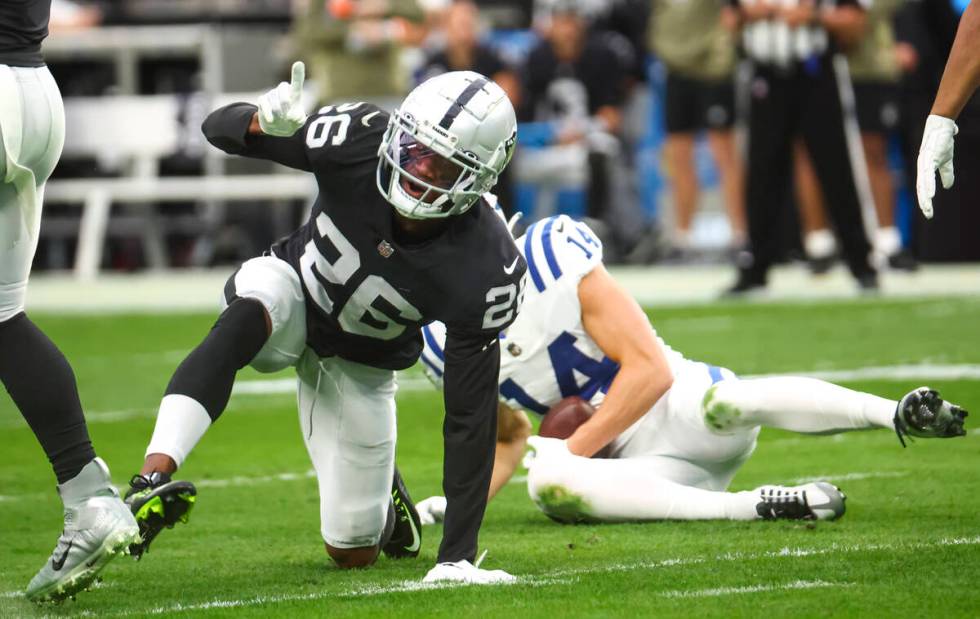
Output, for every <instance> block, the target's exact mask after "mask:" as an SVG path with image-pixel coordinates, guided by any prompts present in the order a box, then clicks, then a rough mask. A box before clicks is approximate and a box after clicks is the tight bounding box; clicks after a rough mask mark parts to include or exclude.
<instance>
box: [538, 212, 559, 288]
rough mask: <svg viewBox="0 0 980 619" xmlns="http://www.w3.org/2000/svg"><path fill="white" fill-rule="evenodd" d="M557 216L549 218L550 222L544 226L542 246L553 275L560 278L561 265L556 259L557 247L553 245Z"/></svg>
mask: <svg viewBox="0 0 980 619" xmlns="http://www.w3.org/2000/svg"><path fill="white" fill-rule="evenodd" d="M557 219H558V218H557V217H553V218H551V219H549V220H548V223H546V224H545V226H544V231H543V232H542V233H541V246H542V247H543V248H544V257H545V259H546V260H547V261H548V268H549V269H551V275H552V276H553V277H554V278H555V279H558V278H559V277H561V267H560V266H558V260H557V259H555V249H554V247H552V245H551V227H552V226H553V225H555V221H556V220H557Z"/></svg>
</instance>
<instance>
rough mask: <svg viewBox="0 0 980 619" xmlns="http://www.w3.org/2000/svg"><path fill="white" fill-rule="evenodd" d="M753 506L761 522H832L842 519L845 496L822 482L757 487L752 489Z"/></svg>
mask: <svg viewBox="0 0 980 619" xmlns="http://www.w3.org/2000/svg"><path fill="white" fill-rule="evenodd" d="M756 492H758V493H759V503H758V504H757V505H756V506H755V509H756V511H757V512H758V514H759V516H760V517H761V518H763V519H764V520H777V519H778V520H836V519H838V518H840V517H841V516H843V515H844V510H845V509H846V507H845V505H844V503H845V501H846V500H847V496H845V495H844V493H843V492H841V489H840V488H838V487H837V486H835V485H833V484H829V483H827V482H825V481H818V482H813V483H809V484H803V485H802V486H761V487H759V488H756Z"/></svg>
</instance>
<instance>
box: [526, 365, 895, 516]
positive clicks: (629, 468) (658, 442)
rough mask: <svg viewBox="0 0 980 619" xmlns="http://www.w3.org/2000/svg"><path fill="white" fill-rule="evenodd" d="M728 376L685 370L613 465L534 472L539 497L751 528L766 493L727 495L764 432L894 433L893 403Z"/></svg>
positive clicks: (585, 463) (790, 380) (829, 387)
mask: <svg viewBox="0 0 980 619" xmlns="http://www.w3.org/2000/svg"><path fill="white" fill-rule="evenodd" d="M720 373H721V377H722V378H723V380H721V381H718V382H714V384H712V380H713V379H712V377H711V376H710V374H709V371H708V366H705V365H704V364H701V363H696V362H691V361H687V362H685V364H684V365H682V366H681V368H680V369H679V371H677V373H676V375H675V378H674V385H673V386H672V387H671V389H670V390H669V391H668V393H667V394H666V395H665V396H664V397H663V398H661V400H660V401H659V402H657V404H656V405H654V407H653V409H651V411H650V412H649V413H647V414H646V415H645V416H644V417H643V418H642V419H641V420H640V421H638V422H637V423H636V424H634V426H633V427H631V428H630V429H629V430H627V431H626V432H625V433H624V434H623V435H622V436H621V437H620V438H618V439H617V440H616V441H614V442H613V444H612V454H613V459H587V458H573V459H570V461H562V466H561V467H540V466H536V465H535V466H532V468H531V471H530V472H529V475H528V492H529V493H530V495H531V498H532V499H533V500H534V501H535V502H536V503H537V504H538V505H539V507H541V508H542V510H544V511H545V512H547V511H548V507H549V506H548V504H547V498H545V499H542V497H547V496H549V495H554V493H551V492H548V489H549V488H554V487H560V488H561V489H563V491H564V492H562V493H559V495H560V496H563V497H567V496H569V495H571V496H573V497H574V498H575V499H576V500H577V502H578V504H579V505H581V509H582V510H583V514H582V515H583V516H585V517H587V518H590V519H594V520H606V521H616V520H663V519H677V520H701V519H730V520H750V519H754V518H758V517H759V516H758V514H757V512H756V509H755V506H756V504H757V503H758V501H759V499H758V495H757V494H756V493H755V492H725V490H726V489H727V488H728V485H729V484H730V483H731V480H732V478H733V477H734V476H735V474H736V473H737V472H738V469H739V468H740V467H741V465H742V464H743V463H744V462H745V461H746V460H747V459H748V458H749V456H750V455H751V454H752V451H753V450H754V449H755V442H756V437H757V436H758V433H759V429H760V426H762V425H765V426H769V427H774V428H781V429H784V430H792V431H795V432H802V433H813V434H828V433H833V432H841V431H846V430H860V429H871V428H890V427H892V416H893V415H894V413H895V407H896V403H895V402H894V401H892V400H886V399H884V398H879V397H877V396H873V395H870V394H866V393H861V392H858V391H852V390H850V389H845V388H843V387H839V386H837V385H833V384H830V383H827V382H824V381H820V380H815V379H810V378H796V377H775V378H760V379H751V380H738V379H735V378H733V377H732V375H731V373H730V372H727V370H721V372H720ZM717 376H718V373H717V372H716V374H715V378H717ZM566 506H567V504H566Z"/></svg>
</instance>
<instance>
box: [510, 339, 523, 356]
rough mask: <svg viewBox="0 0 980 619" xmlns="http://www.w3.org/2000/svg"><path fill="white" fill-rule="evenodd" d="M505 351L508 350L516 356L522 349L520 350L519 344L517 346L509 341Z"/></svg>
mask: <svg viewBox="0 0 980 619" xmlns="http://www.w3.org/2000/svg"><path fill="white" fill-rule="evenodd" d="M507 352H509V353H510V354H511V355H513V356H515V357H517V356H518V355H520V354H521V353H522V352H524V351H522V350H521V347H520V346H518V345H517V344H515V343H514V342H511V343H510V344H507Z"/></svg>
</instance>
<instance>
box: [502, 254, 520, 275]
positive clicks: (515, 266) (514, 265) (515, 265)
mask: <svg viewBox="0 0 980 619" xmlns="http://www.w3.org/2000/svg"><path fill="white" fill-rule="evenodd" d="M520 259H521V257H520V256H518V257H516V258H514V262H513V264H511V265H510V266H509V267H504V273H506V274H507V275H510V274H511V273H513V272H514V269H516V268H517V261H518V260H520Z"/></svg>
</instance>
